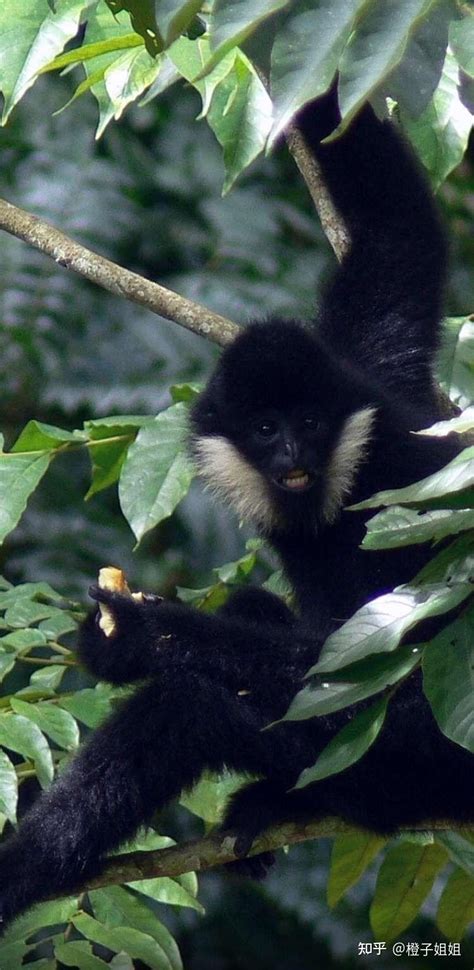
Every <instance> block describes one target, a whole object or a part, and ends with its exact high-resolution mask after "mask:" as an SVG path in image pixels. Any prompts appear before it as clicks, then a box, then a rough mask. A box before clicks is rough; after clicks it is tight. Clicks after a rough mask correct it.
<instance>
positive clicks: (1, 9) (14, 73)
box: [0, 0, 96, 124]
mask: <svg viewBox="0 0 474 970" xmlns="http://www.w3.org/2000/svg"><path fill="white" fill-rule="evenodd" d="M95 5H96V0H61V3H58V4H54V5H52V4H47V3H41V2H38V0H21V4H20V6H18V5H17V4H14V3H2V4H0V65H1V68H0V89H1V90H2V91H3V95H4V99H5V103H4V107H3V119H2V120H3V124H5V123H6V121H7V120H8V117H9V115H10V113H11V111H12V109H13V108H14V106H15V105H16V104H18V102H19V101H20V100H21V98H22V97H23V95H24V94H25V93H26V91H27V90H28V88H30V87H31V86H32V84H33V83H34V81H35V78H36V75H37V72H38V71H40V70H41V68H42V67H44V66H45V65H46V64H47V63H48V62H49V61H51V60H52V58H53V57H55V55H56V54H59V52H60V51H62V50H63V48H64V46H65V44H66V43H67V42H68V41H69V40H71V38H72V37H74V36H75V35H76V34H77V30H78V27H79V25H80V23H81V22H82V21H83V20H84V18H85V17H87V15H88V12H89V11H90V10H91V9H93V7H95Z"/></svg>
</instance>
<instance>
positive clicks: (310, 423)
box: [303, 414, 320, 431]
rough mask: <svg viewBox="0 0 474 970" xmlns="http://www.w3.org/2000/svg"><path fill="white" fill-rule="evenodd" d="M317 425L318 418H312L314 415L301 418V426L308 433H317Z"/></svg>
mask: <svg viewBox="0 0 474 970" xmlns="http://www.w3.org/2000/svg"><path fill="white" fill-rule="evenodd" d="M319 424H320V422H319V420H318V418H316V417H315V416H314V414H307V415H306V417H305V418H303V425H304V427H305V428H307V429H308V431H317V429H318V427H319Z"/></svg>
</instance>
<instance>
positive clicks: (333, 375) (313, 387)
mask: <svg viewBox="0 0 474 970" xmlns="http://www.w3.org/2000/svg"><path fill="white" fill-rule="evenodd" d="M374 414H375V409H374V408H373V407H372V406H370V403H369V400H368V398H367V394H366V393H365V394H364V389H363V387H362V385H361V384H360V382H358V380H357V377H356V376H355V375H354V374H353V373H352V372H351V371H350V370H349V368H347V369H346V368H344V367H341V365H340V364H337V363H336V362H335V361H334V360H333V359H332V358H331V357H330V355H329V354H328V353H327V352H326V351H325V349H324V348H323V347H322V346H321V344H320V343H319V341H318V340H317V338H316V336H314V335H313V334H312V333H311V332H310V331H308V330H306V329H304V328H303V326H302V325H301V324H298V323H292V322H281V321H275V320H273V321H271V323H256V324H251V325H250V326H249V327H247V328H246V329H245V330H244V331H243V332H242V334H240V335H239V336H238V337H237V339H236V340H235V341H234V343H233V344H231V346H229V347H228V348H227V349H226V350H225V351H224V352H223V354H222V357H221V359H220V361H219V363H218V365H217V367H216V370H215V372H214V374H213V375H212V377H211V378H210V380H209V382H208V384H207V387H206V388H205V390H204V391H203V393H202V394H201V395H200V397H199V398H198V400H197V402H196V404H195V405H194V408H193V410H192V434H191V452H192V454H193V456H194V459H195V462H196V465H197V468H198V471H199V473H200V474H201V476H202V477H203V478H204V479H205V481H206V483H207V485H208V486H209V487H210V488H211V489H213V490H215V491H216V492H217V493H219V494H220V495H221V497H223V498H224V500H226V501H228V502H230V503H231V504H232V505H233V506H234V508H235V509H236V511H237V513H238V514H239V516H240V518H242V519H244V520H251V521H253V522H254V523H255V524H256V525H257V526H258V527H259V528H260V529H261V530H263V531H266V532H269V531H270V532H271V531H272V530H274V529H278V528H283V529H285V525H288V524H289V525H290V526H291V528H294V527H295V525H296V524H297V523H300V524H301V526H302V527H303V528H304V527H305V524H306V525H311V526H314V523H315V520H319V521H323V520H326V521H333V520H334V519H335V518H336V517H337V514H338V512H339V510H340V508H341V506H342V503H343V501H344V499H345V498H346V497H347V496H348V494H349V492H350V490H351V487H352V484H353V481H354V477H355V473H356V471H357V468H358V466H359V464H360V462H361V461H362V459H363V458H364V455H365V452H366V448H367V443H368V441H369V437H370V432H371V428H372V424H373V418H374Z"/></svg>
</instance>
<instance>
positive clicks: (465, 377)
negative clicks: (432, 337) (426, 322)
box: [437, 317, 474, 408]
mask: <svg viewBox="0 0 474 970" xmlns="http://www.w3.org/2000/svg"><path fill="white" fill-rule="evenodd" d="M441 338H442V340H441V347H440V350H439V353H438V361H437V373H438V377H439V380H440V383H441V387H442V388H443V390H444V391H445V392H446V394H447V395H448V396H449V397H450V398H451V400H452V401H454V403H455V404H457V405H459V407H461V408H466V407H468V405H469V404H472V403H473V402H474V321H472V320H470V319H469V318H468V319H466V318H465V317H451V318H448V319H447V320H445V321H444V326H443V329H442V331H441Z"/></svg>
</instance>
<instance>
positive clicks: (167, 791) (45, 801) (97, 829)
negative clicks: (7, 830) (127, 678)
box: [0, 670, 274, 923]
mask: <svg viewBox="0 0 474 970" xmlns="http://www.w3.org/2000/svg"><path fill="white" fill-rule="evenodd" d="M264 723H265V718H264V717H263V716H262V715H261V714H260V713H259V712H258V710H251V709H250V708H249V707H248V706H246V707H245V708H244V707H242V705H240V703H239V699H238V698H237V697H236V696H235V695H234V694H233V693H231V692H230V691H228V690H226V689H224V688H222V687H220V686H218V685H216V684H214V683H212V681H211V680H210V679H209V678H205V677H203V676H198V675H195V674H194V673H192V672H189V671H187V670H182V671H181V674H180V676H179V677H178V676H176V671H174V674H173V677H171V676H168V677H167V676H165V675H164V676H163V679H162V682H160V683H151V684H149V685H146V686H145V687H143V688H141V689H140V690H139V691H138V692H137V693H136V694H135V695H134V696H133V697H132V698H131V699H129V700H128V701H127V702H126V703H125V704H124V705H123V706H122V708H121V709H120V710H119V711H118V712H117V713H115V714H114V715H113V716H112V717H111V718H110V719H109V720H108V721H107V722H106V723H105V724H104V725H103V726H102V727H101V728H99V729H98V730H97V731H96V732H95V733H94V734H93V736H92V737H91V739H90V740H89V741H88V742H87V743H86V744H85V745H84V747H83V749H82V751H81V752H80V753H79V755H78V756H77V757H76V758H75V760H74V761H73V762H72V763H71V765H70V766H69V767H68V768H67V769H66V770H65V771H64V773H63V774H62V775H61V776H60V778H59V779H58V780H57V781H56V782H55V783H54V784H53V786H52V787H51V789H50V790H49V791H48V792H45V793H44V794H43V795H42V796H41V797H40V798H39V799H38V802H37V803H36V804H35V805H34V806H33V808H32V809H31V810H30V811H29V812H28V813H27V815H26V816H25V818H24V820H23V821H22V823H21V825H20V828H19V831H18V834H17V835H14V836H13V837H12V838H10V839H9V840H7V842H6V843H5V845H4V846H3V847H2V849H1V851H0V916H1V918H2V920H3V922H4V923H5V922H7V921H8V920H10V919H12V918H13V917H15V916H16V915H18V914H19V913H20V912H22V911H23V910H24V909H27V908H28V907H29V906H31V905H32V904H33V903H35V902H38V901H40V900H41V899H45V898H47V897H48V896H50V895H52V894H54V893H61V892H64V893H67V892H70V891H75V890H76V889H78V888H80V885H81V883H82V884H83V883H84V881H86V880H87V878H90V877H91V875H93V874H95V873H97V872H98V871H100V868H101V859H103V857H104V856H105V855H106V853H107V852H109V851H110V850H112V849H115V848H117V847H118V846H119V845H120V844H121V843H122V842H123V841H124V840H125V839H127V838H130V837H131V836H132V835H133V834H134V833H135V831H136V830H137V828H138V827H139V826H140V825H141V824H143V823H146V822H149V821H150V819H151V817H152V815H153V813H154V811H155V810H156V809H157V808H160V807H161V806H163V805H164V804H166V803H167V802H169V801H170V800H171V799H172V798H174V797H176V796H177V795H179V793H180V792H181V790H182V789H183V788H187V787H190V786H191V785H192V784H193V783H194V782H195V781H196V780H197V779H198V778H199V776H200V775H201V773H202V771H203V769H204V768H210V769H215V770H219V769H221V768H222V767H223V766H224V764H226V765H228V766H230V767H233V768H236V769H237V770H244V771H249V772H253V773H258V772H264V771H265V768H266V766H267V764H268V763H269V761H270V760H271V758H272V757H274V754H273V755H272V753H271V748H272V747H273V743H272V742H271V740H270V738H269V733H268V732H264V733H263V734H262V733H261V730H260V729H261V727H262V726H263V725H264Z"/></svg>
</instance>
